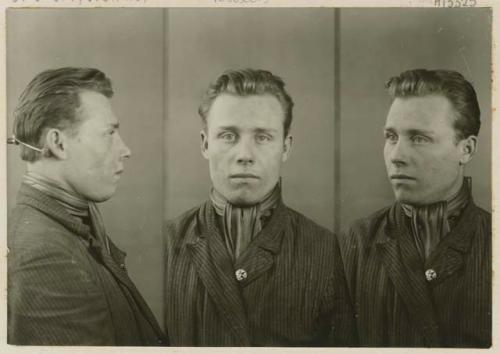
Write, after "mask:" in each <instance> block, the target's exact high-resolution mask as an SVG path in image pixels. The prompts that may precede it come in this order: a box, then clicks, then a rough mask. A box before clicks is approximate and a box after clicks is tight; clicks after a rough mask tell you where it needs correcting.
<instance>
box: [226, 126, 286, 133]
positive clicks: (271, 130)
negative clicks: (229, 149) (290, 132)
mask: <svg viewBox="0 0 500 354" xmlns="http://www.w3.org/2000/svg"><path fill="white" fill-rule="evenodd" d="M224 130H228V131H232V132H237V131H239V130H240V129H239V128H238V127H236V126H234V125H224V126H220V127H217V131H224ZM253 131H254V132H255V133H277V132H278V130H277V129H274V128H254V129H253Z"/></svg>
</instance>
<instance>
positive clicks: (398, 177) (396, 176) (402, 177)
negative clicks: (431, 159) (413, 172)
mask: <svg viewBox="0 0 500 354" xmlns="http://www.w3.org/2000/svg"><path fill="white" fill-rule="evenodd" d="M389 178H390V179H391V180H412V181H414V180H416V178H414V177H411V176H408V175H404V174H400V173H396V174H392V175H390V176H389Z"/></svg>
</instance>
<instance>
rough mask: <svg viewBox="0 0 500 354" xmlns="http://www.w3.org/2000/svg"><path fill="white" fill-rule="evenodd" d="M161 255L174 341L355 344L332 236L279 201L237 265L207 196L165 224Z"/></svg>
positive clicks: (176, 343) (196, 343)
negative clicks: (239, 271)
mask: <svg viewBox="0 0 500 354" xmlns="http://www.w3.org/2000/svg"><path fill="white" fill-rule="evenodd" d="M165 255H166V281H165V284H166V291H165V323H166V328H167V332H168V336H169V340H170V343H171V345H174V346H317V345H319V346H348V345H355V344H356V342H355V338H356V337H355V333H354V321H353V314H352V308H351V305H350V300H349V299H348V294H347V287H346V283H345V278H344V273H343V269H342V261H341V259H340V253H339V249H338V244H337V240H336V238H335V237H334V235H333V234H332V233H331V232H329V231H328V230H326V229H324V228H322V227H320V226H318V225H317V224H315V223H314V222H312V221H311V220H309V219H307V218H306V217H304V216H302V215H301V214H299V213H297V212H295V211H293V210H291V209H289V208H287V207H286V206H285V205H283V203H280V205H279V206H278V207H277V209H276V210H275V211H274V213H273V216H272V217H271V219H270V220H269V222H268V224H267V225H266V226H265V228H264V229H263V230H262V231H261V233H260V234H259V235H258V236H257V238H256V239H255V240H254V241H253V242H252V243H251V244H250V245H249V247H248V248H247V250H245V252H244V253H243V254H242V255H241V256H240V258H239V259H238V260H237V262H236V264H234V265H233V263H232V261H231V259H230V257H229V254H228V253H227V250H226V247H225V245H224V243H223V238H222V235H221V234H220V232H219V231H218V226H217V220H216V214H215V211H214V208H213V207H212V205H211V203H210V202H209V201H208V202H206V203H205V204H203V205H201V206H200V207H197V208H195V209H192V210H190V211H188V212H186V213H184V214H183V215H181V216H180V217H178V218H176V219H174V220H172V221H170V222H168V223H167V225H166V250H165ZM237 269H244V270H245V271H246V272H247V278H246V279H243V280H241V281H238V280H237V279H236V277H235V270H237Z"/></svg>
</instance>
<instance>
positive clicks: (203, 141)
mask: <svg viewBox="0 0 500 354" xmlns="http://www.w3.org/2000/svg"><path fill="white" fill-rule="evenodd" d="M200 135H201V154H202V155H203V157H204V158H206V159H207V160H208V133H207V132H206V131H205V130H204V129H203V130H201V131H200Z"/></svg>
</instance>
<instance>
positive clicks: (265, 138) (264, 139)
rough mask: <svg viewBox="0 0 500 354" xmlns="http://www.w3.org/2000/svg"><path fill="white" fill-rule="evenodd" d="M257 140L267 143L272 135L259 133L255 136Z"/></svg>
mask: <svg viewBox="0 0 500 354" xmlns="http://www.w3.org/2000/svg"><path fill="white" fill-rule="evenodd" d="M255 140H257V142H259V143H267V142H268V141H271V137H270V136H269V135H266V134H258V135H257V136H256V137H255Z"/></svg>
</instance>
